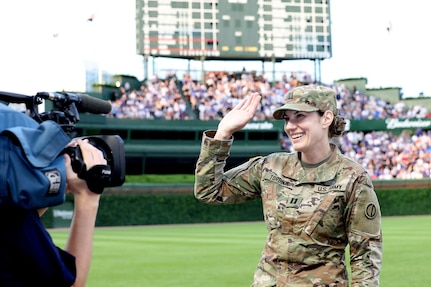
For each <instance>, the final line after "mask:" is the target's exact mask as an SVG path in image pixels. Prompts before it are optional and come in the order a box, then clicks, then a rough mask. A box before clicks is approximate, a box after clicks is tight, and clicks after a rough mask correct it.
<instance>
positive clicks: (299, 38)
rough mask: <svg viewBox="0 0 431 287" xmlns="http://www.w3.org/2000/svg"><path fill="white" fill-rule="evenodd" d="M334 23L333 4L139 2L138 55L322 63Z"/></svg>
mask: <svg viewBox="0 0 431 287" xmlns="http://www.w3.org/2000/svg"><path fill="white" fill-rule="evenodd" d="M330 23H331V21H330V12H329V0H272V1H271V0H255V1H251V0H219V1H215V0H183V1H182V0H137V1H136V27H137V29H136V37H137V41H136V46H137V54H139V55H147V56H161V57H173V58H185V59H206V60H210V59H219V60H229V59H232V60H233V59H238V60H267V61H269V60H275V61H283V60H299V59H320V60H323V59H327V58H330V57H331V53H332V52H331V29H330Z"/></svg>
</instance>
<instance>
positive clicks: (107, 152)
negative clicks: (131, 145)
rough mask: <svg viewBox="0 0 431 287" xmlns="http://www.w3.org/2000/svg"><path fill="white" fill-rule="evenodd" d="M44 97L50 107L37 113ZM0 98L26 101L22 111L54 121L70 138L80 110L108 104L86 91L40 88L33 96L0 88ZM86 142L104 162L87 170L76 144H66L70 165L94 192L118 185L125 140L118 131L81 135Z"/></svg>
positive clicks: (106, 108)
mask: <svg viewBox="0 0 431 287" xmlns="http://www.w3.org/2000/svg"><path fill="white" fill-rule="evenodd" d="M43 100H50V101H52V102H53V109H52V110H51V111H45V112H42V113H39V110H38V105H40V104H42V103H43ZM0 102H2V103H4V104H5V105H9V103H18V104H25V106H26V111H25V113H26V114H27V115H28V116H29V117H30V118H32V119H33V120H35V121H36V122H37V123H42V122H44V121H48V120H50V121H53V122H55V123H56V124H58V125H59V126H60V127H61V128H62V129H63V131H64V132H65V133H66V134H68V135H69V136H70V137H71V138H74V137H75V136H76V131H75V124H76V123H77V122H78V121H79V120H80V117H79V113H80V112H88V113H93V114H108V113H109V112H110V111H111V104H110V103H109V102H107V101H103V100H100V99H97V98H95V97H91V96H88V95H85V94H76V93H51V92H39V93H37V94H36V95H34V96H27V95H21V94H16V93H10V92H2V91H0ZM79 138H81V139H88V141H89V143H90V144H92V145H93V146H95V147H96V148H97V149H99V150H100V151H102V153H103V155H104V157H105V159H106V161H107V165H106V166H102V167H101V166H98V168H94V169H90V170H89V171H91V172H88V171H87V170H86V166H85V163H84V160H83V158H82V155H81V151H80V149H79V147H78V146H77V147H67V148H65V149H64V152H65V153H67V154H68V155H69V156H70V158H71V161H72V168H73V170H74V171H75V172H76V173H77V174H78V177H80V178H82V179H85V180H86V182H87V185H88V187H89V189H90V190H91V191H93V192H95V193H102V192H103V189H104V188H105V187H114V186H121V185H122V184H123V183H124V181H125V152H124V143H123V140H122V139H121V137H120V136H118V135H93V136H82V137H79Z"/></svg>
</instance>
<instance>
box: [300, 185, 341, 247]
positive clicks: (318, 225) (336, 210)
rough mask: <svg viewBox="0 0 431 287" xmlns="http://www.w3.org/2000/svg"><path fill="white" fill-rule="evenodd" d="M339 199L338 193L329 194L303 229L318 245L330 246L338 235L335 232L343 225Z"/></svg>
mask: <svg viewBox="0 0 431 287" xmlns="http://www.w3.org/2000/svg"><path fill="white" fill-rule="evenodd" d="M341 198H342V194H340V193H330V194H328V195H327V196H326V197H325V198H324V199H323V201H322V202H321V203H320V204H319V206H318V207H317V208H316V210H315V211H314V213H313V215H312V216H311V218H310V219H309V220H308V222H307V224H306V226H305V228H304V232H305V233H306V234H307V235H308V236H310V237H311V238H313V239H314V240H315V241H317V242H319V243H322V244H325V245H326V244H328V245H332V244H331V242H332V240H333V239H334V237H335V236H338V235H339V234H337V231H339V230H340V228H343V225H344V221H343V218H342V214H343V213H342V209H343V208H342V205H341V202H342V200H341ZM331 239H332V240H331Z"/></svg>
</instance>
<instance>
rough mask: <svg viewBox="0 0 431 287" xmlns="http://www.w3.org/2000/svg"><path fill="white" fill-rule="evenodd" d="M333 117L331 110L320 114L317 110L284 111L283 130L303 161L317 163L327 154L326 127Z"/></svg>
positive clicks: (328, 150) (327, 139)
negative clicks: (300, 154)
mask: <svg viewBox="0 0 431 287" xmlns="http://www.w3.org/2000/svg"><path fill="white" fill-rule="evenodd" d="M333 118H334V115H333V113H332V112H331V111H326V112H324V113H323V115H322V116H321V115H320V114H319V112H300V111H293V110H286V111H285V112H284V116H283V119H284V120H285V123H284V131H285V132H286V134H287V135H288V136H289V139H290V141H291V142H292V145H293V148H294V149H295V150H296V151H298V152H301V153H302V160H303V161H305V162H307V163H317V162H320V161H322V160H324V159H325V158H326V157H327V156H328V155H329V153H330V146H329V137H328V128H329V126H330V125H331V123H332V120H333Z"/></svg>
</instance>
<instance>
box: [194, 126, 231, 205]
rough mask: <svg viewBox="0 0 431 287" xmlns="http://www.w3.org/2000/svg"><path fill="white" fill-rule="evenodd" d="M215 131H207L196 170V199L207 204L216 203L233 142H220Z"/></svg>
mask: <svg viewBox="0 0 431 287" xmlns="http://www.w3.org/2000/svg"><path fill="white" fill-rule="evenodd" d="M214 135H215V131H206V132H204V136H203V139H202V146H201V152H200V154H199V158H198V161H197V163H196V169H195V189H194V193H195V197H196V198H197V199H199V200H202V201H204V202H207V203H213V202H214V203H216V198H217V193H218V190H219V188H220V186H221V184H222V182H223V169H224V167H225V164H226V159H227V158H228V156H229V151H230V147H231V145H232V140H228V141H220V140H215V139H214V138H213V137H214Z"/></svg>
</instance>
